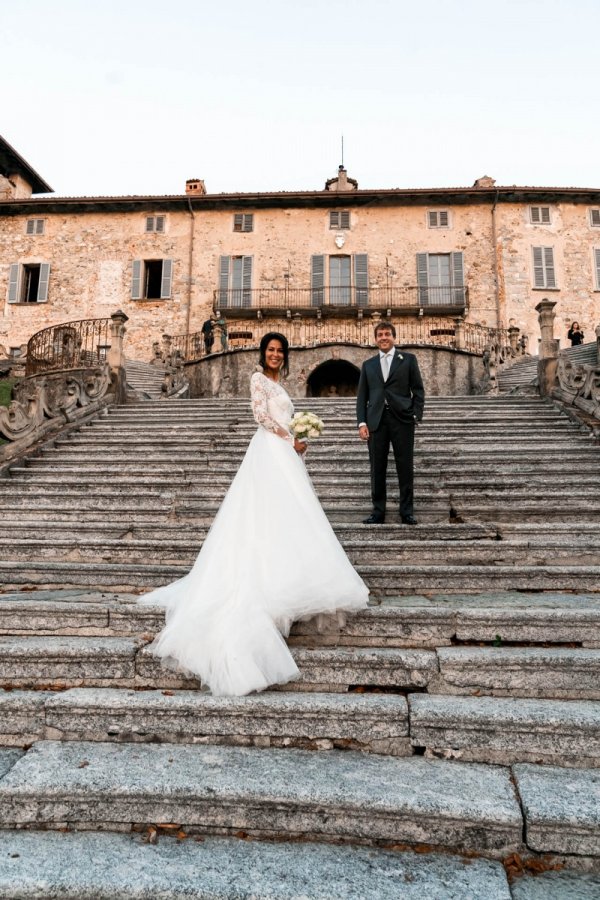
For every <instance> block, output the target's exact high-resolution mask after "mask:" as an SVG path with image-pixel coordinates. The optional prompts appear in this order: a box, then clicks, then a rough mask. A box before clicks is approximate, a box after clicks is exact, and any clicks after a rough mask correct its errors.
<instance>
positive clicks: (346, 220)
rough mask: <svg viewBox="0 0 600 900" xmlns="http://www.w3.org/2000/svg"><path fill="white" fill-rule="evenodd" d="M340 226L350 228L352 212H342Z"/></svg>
mask: <svg viewBox="0 0 600 900" xmlns="http://www.w3.org/2000/svg"><path fill="white" fill-rule="evenodd" d="M340 228H350V212H349V211H345V212H341V213H340Z"/></svg>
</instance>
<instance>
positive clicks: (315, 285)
mask: <svg viewBox="0 0 600 900" xmlns="http://www.w3.org/2000/svg"><path fill="white" fill-rule="evenodd" d="M310 287H311V303H312V305H313V306H322V305H323V299H324V287H325V257H324V256H323V255H321V254H319V255H316V256H311V258H310Z"/></svg>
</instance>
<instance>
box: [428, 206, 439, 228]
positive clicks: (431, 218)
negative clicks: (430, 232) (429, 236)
mask: <svg viewBox="0 0 600 900" xmlns="http://www.w3.org/2000/svg"><path fill="white" fill-rule="evenodd" d="M437 223H438V214H437V212H435V211H434V210H429V212H428V213H427V224H428V225H429V227H430V228H437Z"/></svg>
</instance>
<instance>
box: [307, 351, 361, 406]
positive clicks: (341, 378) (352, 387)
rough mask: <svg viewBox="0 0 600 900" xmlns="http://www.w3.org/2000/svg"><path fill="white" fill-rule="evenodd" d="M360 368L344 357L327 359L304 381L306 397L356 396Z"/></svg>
mask: <svg viewBox="0 0 600 900" xmlns="http://www.w3.org/2000/svg"><path fill="white" fill-rule="evenodd" d="M359 375H360V369H359V368H358V367H357V366H355V365H353V364H352V363H350V362H347V360H345V359H328V360H327V361H326V362H324V363H321V365H320V366H317V367H316V369H314V370H313V371H312V372H311V373H310V375H309V376H308V379H307V382H306V396H307V397H356V392H357V390H358V378H359Z"/></svg>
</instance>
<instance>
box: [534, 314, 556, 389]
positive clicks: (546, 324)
mask: <svg viewBox="0 0 600 900" xmlns="http://www.w3.org/2000/svg"><path fill="white" fill-rule="evenodd" d="M555 306H556V302H555V301H554V300H547V299H544V300H540V302H539V303H538V304H537V306H536V311H537V314H538V321H539V324H540V332H541V335H542V339H541V341H540V357H539V360H538V384H539V392H540V395H541V396H542V397H549V396H550V395H551V394H552V391H553V390H554V388H555V386H556V378H557V368H558V346H559V342H558V341H557V340H555V338H554V319H555V316H556V313H555V312H554V307H555Z"/></svg>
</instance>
